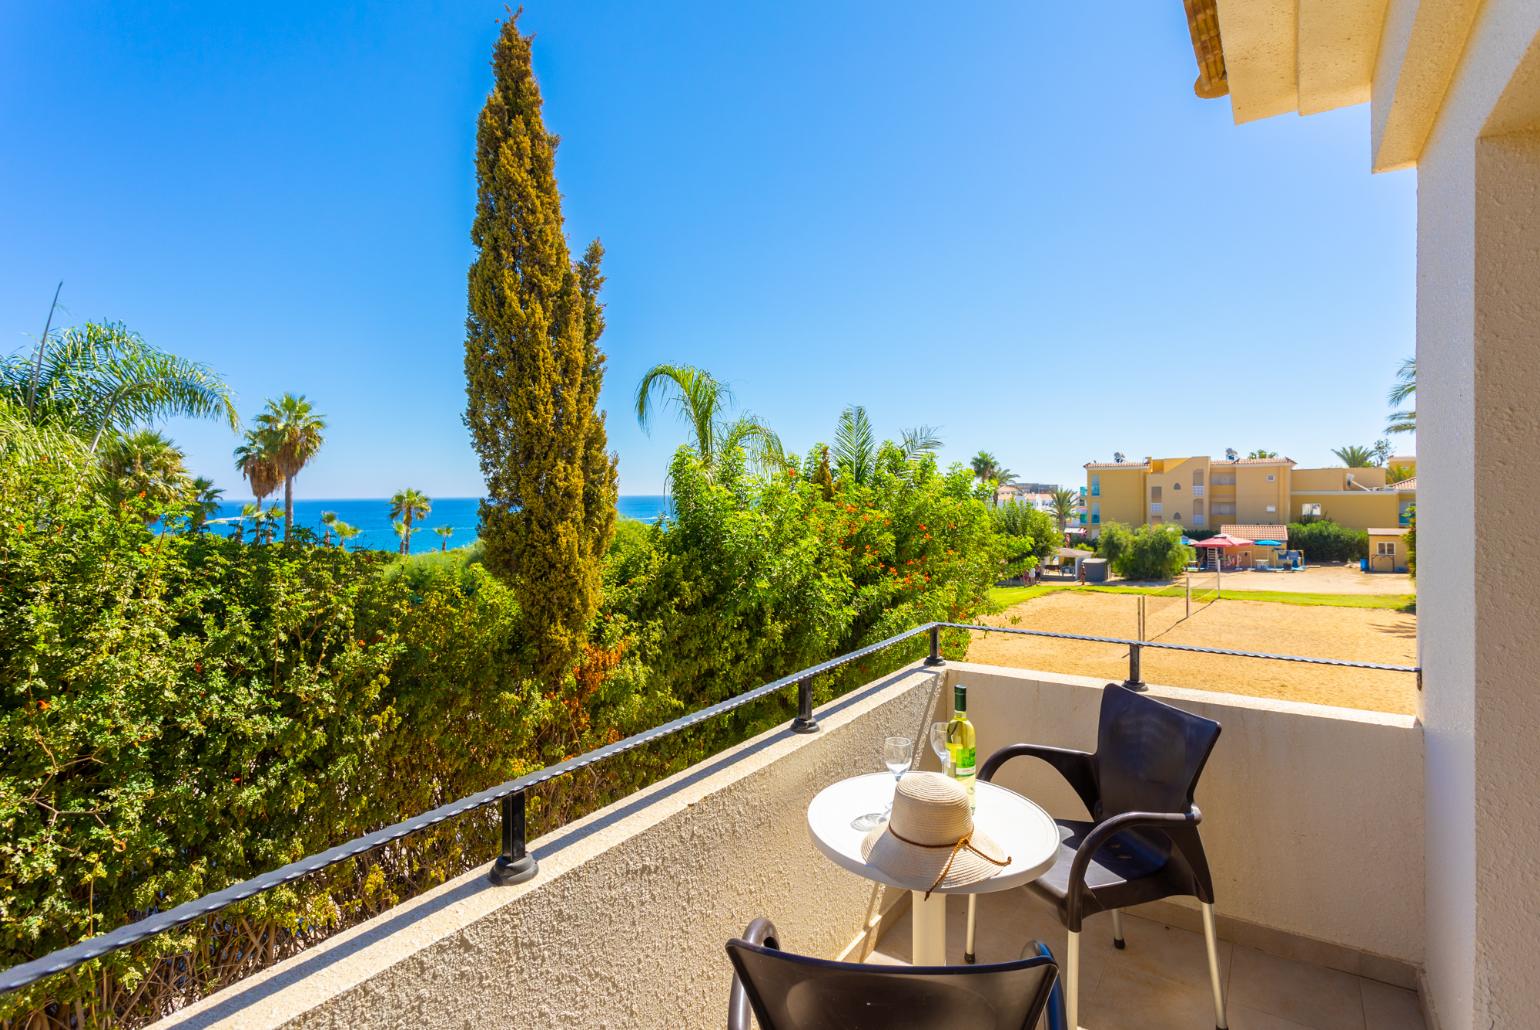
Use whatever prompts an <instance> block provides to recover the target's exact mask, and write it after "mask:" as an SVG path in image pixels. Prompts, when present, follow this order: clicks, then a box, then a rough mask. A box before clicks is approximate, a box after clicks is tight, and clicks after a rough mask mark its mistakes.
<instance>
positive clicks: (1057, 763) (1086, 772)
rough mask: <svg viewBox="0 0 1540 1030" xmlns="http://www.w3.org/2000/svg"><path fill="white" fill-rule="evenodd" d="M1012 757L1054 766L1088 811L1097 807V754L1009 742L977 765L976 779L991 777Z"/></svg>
mask: <svg viewBox="0 0 1540 1030" xmlns="http://www.w3.org/2000/svg"><path fill="white" fill-rule="evenodd" d="M1012 758H1038V759H1041V760H1042V761H1044V762H1047V763H1048V764H1049V765H1051V766H1053V768H1054V770H1055V771H1057V772H1058V774H1059V775H1060V776H1062V777H1064V780H1065V782H1067V783H1068V784H1069V785H1070V786H1071V787H1073V788H1074V790H1075V793H1076V794H1077V795H1079V797H1080V801H1081V803H1082V804H1084V805H1085V810H1086V813H1087V814H1090V813H1092V812H1095V811H1096V802H1097V800H1098V799H1099V798H1100V797H1101V789H1100V788H1099V787H1097V785H1096V756H1095V755H1091V754H1087V753H1086V752H1084V751H1072V750H1070V749H1069V748H1063V747H1048V746H1047V745H1044V744H1011V745H1009V746H1007V747H1003V748H1001V749H1000V750H998V751H996V752H995V753H994V754H992V755H990V756H989V757H988V758H987V759H985V760H984V765H983V767H982V768H980V769H979V779H981V780H985V781H986V782H987V781H989V780H993V779H994V778H995V773H996V772H998V771H999V770H1000V766H1002V765H1004V764H1005V763H1006V762H1008V761H1010V760H1011V759H1012Z"/></svg>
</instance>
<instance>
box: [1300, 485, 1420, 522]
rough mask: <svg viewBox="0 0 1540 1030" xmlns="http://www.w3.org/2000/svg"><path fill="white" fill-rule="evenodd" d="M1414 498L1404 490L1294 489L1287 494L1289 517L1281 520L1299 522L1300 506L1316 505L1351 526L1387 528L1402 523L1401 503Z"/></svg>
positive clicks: (1332, 518) (1333, 519)
mask: <svg viewBox="0 0 1540 1030" xmlns="http://www.w3.org/2000/svg"><path fill="white" fill-rule="evenodd" d="M1416 500H1417V495H1416V494H1415V493H1413V492H1411V491H1404V490H1403V491H1394V490H1386V491H1383V492H1380V493H1372V494H1371V493H1364V492H1363V491H1362V490H1352V491H1341V492H1325V491H1322V492H1316V491H1309V490H1299V489H1297V488H1296V489H1295V491H1294V492H1293V493H1292V494H1290V496H1289V516H1288V518H1287V519H1284V520H1282V521H1286V522H1298V521H1299V513H1300V510H1301V508H1300V506H1301V505H1304V504H1319V505H1320V506H1321V515H1322V516H1323V517H1325V518H1328V519H1331V520H1332V521H1333V522H1339V523H1341V524H1342V525H1344V526H1351V527H1352V528H1353V529H1371V528H1388V527H1391V526H1398V525H1400V524H1401V505H1402V504H1403V503H1405V504H1411V503H1414V502H1415V501H1416Z"/></svg>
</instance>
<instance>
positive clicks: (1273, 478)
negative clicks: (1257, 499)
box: [1267, 472, 1278, 483]
mask: <svg viewBox="0 0 1540 1030" xmlns="http://www.w3.org/2000/svg"><path fill="white" fill-rule="evenodd" d="M1277 479H1278V477H1277V476H1275V475H1273V474H1272V473H1271V472H1269V473H1268V474H1267V481H1268V482H1269V483H1272V482H1276V481H1277Z"/></svg>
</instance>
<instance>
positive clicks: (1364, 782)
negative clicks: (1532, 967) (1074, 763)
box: [947, 663, 1424, 979]
mask: <svg viewBox="0 0 1540 1030" xmlns="http://www.w3.org/2000/svg"><path fill="white" fill-rule="evenodd" d="M947 682H948V687H950V686H952V685H953V684H955V683H957V682H962V683H966V684H967V685H968V709H969V716H970V717H971V718H972V719H973V721H974V722H975V723H976V724H977V726H978V734H979V754H980V755H981V756H984V755H987V754H990V753H992V752H993V751H994V750H995V749H997V748H999V747H1003V746H1004V745H1006V744H1012V743H1016V742H1018V741H1030V742H1033V743H1039V744H1052V745H1056V746H1059V747H1071V748H1078V749H1080V750H1095V745H1096V723H1097V712H1098V708H1099V706H1100V704H1101V693H1102V689H1103V687H1104V686H1105V684H1104V682H1103V681H1101V680H1096V679H1087V678H1085V677H1080V676H1057V675H1049V674H1046V673H1039V672H1029V671H1026V670H1017V669H1001V668H997V667H995V666H986V665H969V664H965V663H954V664H952V665H950V666H949V667H948V673H947ZM1150 694H1151V696H1153V697H1157V698H1160V699H1162V700H1167V701H1170V702H1171V703H1173V704H1176V705H1178V706H1180V707H1182V708H1185V709H1187V710H1189V711H1192V712H1196V713H1197V714H1199V715H1203V716H1206V717H1208V718H1211V719H1215V720H1217V721H1218V722H1219V723H1220V724H1221V725H1222V726H1223V727H1224V732H1223V734H1222V735H1221V737H1220V740H1219V744H1218V746H1217V748H1216V749H1215V751H1214V755H1213V757H1212V758H1211V759H1210V761H1209V765H1208V768H1207V770H1206V771H1205V772H1204V774H1203V779H1202V782H1201V784H1200V786H1199V791H1198V799H1197V800H1198V805H1199V807H1200V808H1202V810H1203V826H1202V834H1203V842H1204V847H1205V848H1206V849H1207V851H1208V854H1209V860H1210V863H1211V864H1212V867H1213V870H1214V877H1215V892H1216V896H1217V901H1216V904H1215V909H1216V911H1217V912H1218V913H1219V914H1220V915H1221V916H1228V917H1230V918H1232V919H1238V920H1243V921H1245V922H1247V923H1251V924H1255V925H1257V926H1261V927H1268V928H1272V929H1276V930H1280V931H1283V932H1284V933H1288V934H1293V935H1297V936H1299V937H1303V938H1307V939H1310V940H1313V941H1319V942H1323V943H1324V944H1327V945H1332V946H1336V947H1338V948H1341V949H1346V950H1349V951H1354V952H1363V953H1367V955H1368V956H1369V957H1370V959H1372V958H1373V957H1375V956H1378V957H1382V958H1386V959H1390V960H1392V964H1399V967H1400V968H1402V969H1405V968H1407V967H1415V966H1418V965H1420V964H1421V963H1422V961H1423V929H1424V927H1423V903H1422V901H1423V894H1422V884H1423V866H1422V853H1423V798H1422V732H1421V729H1420V727H1418V726H1417V725H1416V724H1415V722H1414V721H1413V720H1412V719H1411V718H1410V717H1408V716H1400V715H1385V714H1380V713H1376V712H1359V711H1349V710H1346V709H1338V708H1327V707H1324V706H1321V705H1309V704H1298V703H1292V702H1285V701H1267V700H1261V699H1257V698H1244V697H1238V696H1235V695H1228V694H1216V693H1212V692H1208V691H1194V690H1182V689H1178V688H1174V687H1151V688H1150ZM947 696H948V697H949V696H950V690H949V691H948V694H947ZM997 781H998V782H1000V783H1002V784H1004V785H1006V786H1009V787H1012V788H1013V789H1015V790H1018V791H1020V792H1022V793H1024V794H1026V795H1027V796H1029V797H1031V798H1033V799H1034V800H1036V801H1038V802H1039V803H1041V804H1043V805H1044V806H1045V807H1047V808H1048V810H1049V811H1050V812H1052V813H1053V814H1054V815H1056V816H1061V817H1077V818H1084V809H1083V808H1082V807H1081V806H1080V803H1079V801H1078V800H1077V799H1076V798H1075V795H1074V794H1073V792H1071V791H1070V789H1069V788H1068V787H1067V786H1066V785H1065V784H1064V782H1063V780H1062V779H1060V778H1059V777H1058V775H1057V774H1056V773H1054V772H1053V771H1052V770H1051V769H1049V768H1048V766H1046V765H1044V764H1043V763H1041V762H1037V761H1032V760H1025V759H1018V760H1017V761H1015V762H1011V763H1008V764H1007V765H1006V766H1005V768H1004V769H1003V770H1002V771H1001V773H1000V775H999V776H998V777H997ZM1302 957H1310V958H1312V959H1325V958H1327V957H1328V956H1327V955H1325V954H1321V955H1311V954H1309V953H1305V954H1304V956H1302ZM1387 965H1389V964H1387ZM1359 971H1362V972H1365V973H1367V974H1369V975H1377V976H1381V977H1382V978H1386V979H1389V978H1391V976H1392V974H1390V973H1388V972H1382V971H1381V970H1380V969H1376V968H1375V967H1374V965H1373V964H1372V962H1370V963H1366V964H1365V965H1363V966H1360V967H1359Z"/></svg>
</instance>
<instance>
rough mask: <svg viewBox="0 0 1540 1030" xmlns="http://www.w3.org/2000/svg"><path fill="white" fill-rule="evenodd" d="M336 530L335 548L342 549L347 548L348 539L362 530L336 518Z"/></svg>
mask: <svg viewBox="0 0 1540 1030" xmlns="http://www.w3.org/2000/svg"><path fill="white" fill-rule="evenodd" d="M336 530H337V548H338V549H339V550H342V551H346V550H347V549H348V541H349V540H351V539H353V538H354V537H355V536H357V535H358V534H360V533H362V532H363V530H361V529H359V528H358V527H357V526H351V525H349V524H348V523H346V522H343V521H342V520H341V519H339V520H337V524H336Z"/></svg>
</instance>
